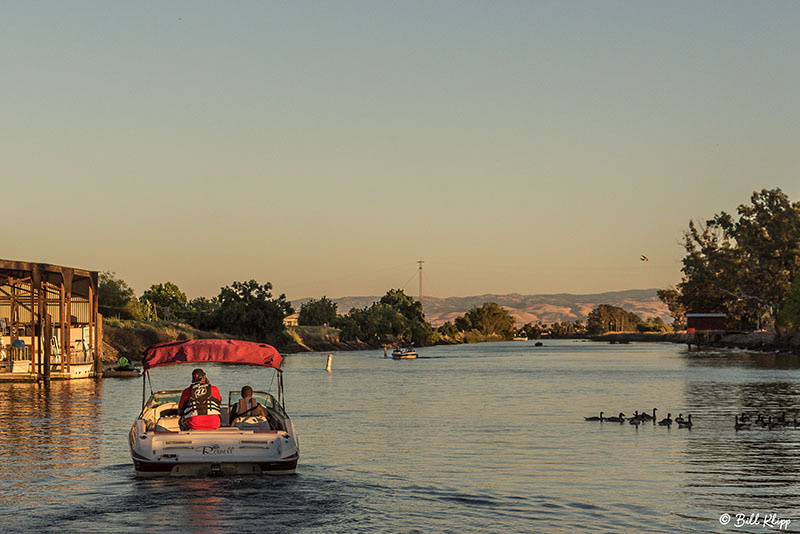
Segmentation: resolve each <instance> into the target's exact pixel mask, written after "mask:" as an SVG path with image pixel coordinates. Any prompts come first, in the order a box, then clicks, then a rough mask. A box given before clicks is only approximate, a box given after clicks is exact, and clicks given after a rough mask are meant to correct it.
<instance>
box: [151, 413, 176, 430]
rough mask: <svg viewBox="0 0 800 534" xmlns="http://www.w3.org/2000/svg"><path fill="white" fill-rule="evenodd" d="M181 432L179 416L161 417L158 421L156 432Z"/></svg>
mask: <svg viewBox="0 0 800 534" xmlns="http://www.w3.org/2000/svg"><path fill="white" fill-rule="evenodd" d="M180 430H181V428H180V425H179V424H178V416H177V415H170V416H167V417H159V418H158V421H156V432H180Z"/></svg>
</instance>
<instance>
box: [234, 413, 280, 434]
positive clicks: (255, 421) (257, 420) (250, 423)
mask: <svg viewBox="0 0 800 534" xmlns="http://www.w3.org/2000/svg"><path fill="white" fill-rule="evenodd" d="M232 426H234V427H236V428H238V429H239V430H272V427H271V426H270V424H269V421H267V418H266V417H261V416H254V415H251V416H250V417H237V418H236V419H234V420H233V425H232Z"/></svg>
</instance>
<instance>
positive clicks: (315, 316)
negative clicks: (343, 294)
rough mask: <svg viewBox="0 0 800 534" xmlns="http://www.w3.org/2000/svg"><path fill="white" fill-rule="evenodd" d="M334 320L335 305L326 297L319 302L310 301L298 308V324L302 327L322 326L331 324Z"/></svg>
mask: <svg viewBox="0 0 800 534" xmlns="http://www.w3.org/2000/svg"><path fill="white" fill-rule="evenodd" d="M334 319H336V303H334V302H333V301H331V300H330V299H329V298H328V297H322V298H321V299H319V300H314V299H311V300H309V301H308V302H305V303H303V305H301V306H300V317H299V318H298V324H301V325H304V326H322V325H324V324H331V323H333V320H334Z"/></svg>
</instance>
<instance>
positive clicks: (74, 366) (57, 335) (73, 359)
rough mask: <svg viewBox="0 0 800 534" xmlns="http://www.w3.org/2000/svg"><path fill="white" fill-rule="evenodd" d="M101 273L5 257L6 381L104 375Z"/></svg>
mask: <svg viewBox="0 0 800 534" xmlns="http://www.w3.org/2000/svg"><path fill="white" fill-rule="evenodd" d="M97 288H98V273H97V271H87V270H85V269H78V268H75V267H63V266H61V265H52V264H48V263H32V262H24V261H12V260H2V259H0V381H11V382H31V381H38V380H44V381H45V382H47V381H50V380H51V379H53V380H68V379H73V378H93V377H96V376H100V375H101V374H102V367H101V363H100V357H101V351H102V346H103V334H102V332H103V329H102V316H101V315H100V314H99V313H98V296H97Z"/></svg>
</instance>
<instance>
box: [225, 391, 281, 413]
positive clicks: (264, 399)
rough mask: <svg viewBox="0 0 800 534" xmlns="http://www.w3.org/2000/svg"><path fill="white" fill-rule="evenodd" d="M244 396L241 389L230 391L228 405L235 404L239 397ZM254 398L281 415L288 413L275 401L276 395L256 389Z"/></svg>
mask: <svg viewBox="0 0 800 534" xmlns="http://www.w3.org/2000/svg"><path fill="white" fill-rule="evenodd" d="M241 398H242V392H241V391H231V392H229V393H228V406H233V405H234V404H236V403H237V402H239V399H241ZM253 398H254V399H256V401H257V402H258V403H259V404H261V405H262V406H264V407H266V408H271V409H273V410H275V411H276V412H278V414H279V415H280V416H281V417H286V413H285V412H284V411H283V407H281V405H280V404H278V403H277V402H276V401H275V397H273V396H272V395H270V394H269V393H265V392H263V391H254V392H253Z"/></svg>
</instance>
